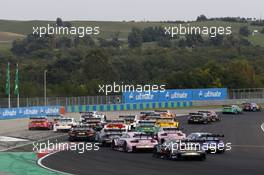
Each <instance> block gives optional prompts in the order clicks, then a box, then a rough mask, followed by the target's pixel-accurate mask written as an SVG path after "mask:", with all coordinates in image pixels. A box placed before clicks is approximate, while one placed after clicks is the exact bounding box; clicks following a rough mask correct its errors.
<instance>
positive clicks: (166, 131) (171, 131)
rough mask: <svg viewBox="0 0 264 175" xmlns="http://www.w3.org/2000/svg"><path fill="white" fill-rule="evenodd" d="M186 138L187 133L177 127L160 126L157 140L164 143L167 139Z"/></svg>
mask: <svg viewBox="0 0 264 175" xmlns="http://www.w3.org/2000/svg"><path fill="white" fill-rule="evenodd" d="M185 138H186V134H185V133H183V132H182V131H181V130H179V128H176V127H165V128H164V127H163V128H159V131H158V133H157V140H158V142H159V143H163V142H164V141H166V140H182V139H185Z"/></svg>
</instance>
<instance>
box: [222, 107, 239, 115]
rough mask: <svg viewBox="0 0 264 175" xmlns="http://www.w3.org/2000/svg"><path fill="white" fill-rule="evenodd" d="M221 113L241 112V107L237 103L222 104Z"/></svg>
mask: <svg viewBox="0 0 264 175" xmlns="http://www.w3.org/2000/svg"><path fill="white" fill-rule="evenodd" d="M222 113H223V114H241V113H242V109H241V108H240V107H239V106H238V105H231V106H224V108H223V111H222Z"/></svg>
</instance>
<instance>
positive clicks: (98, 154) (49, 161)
mask: <svg viewBox="0 0 264 175" xmlns="http://www.w3.org/2000/svg"><path fill="white" fill-rule="evenodd" d="M220 115H221V117H222V121H220V122H214V123H211V124H207V125H198V124H197V125H189V124H187V117H186V116H180V117H178V119H179V121H180V124H181V128H184V130H183V131H184V132H185V133H186V134H189V133H191V132H211V133H215V134H224V136H225V137H224V140H225V141H226V142H231V143H232V149H231V151H226V153H224V154H209V155H207V159H206V160H205V161H194V160H193V161H191V160H188V161H187V160H186V161H184V160H183V161H171V160H163V159H158V158H154V157H152V153H124V152H118V151H113V150H111V149H110V148H107V147H103V148H100V149H99V150H98V151H86V152H84V153H83V154H80V153H78V152H76V151H61V152H57V153H55V154H51V155H49V156H46V157H45V158H43V159H42V160H41V161H39V163H40V164H41V165H42V166H44V167H46V168H48V169H49V170H54V171H57V172H65V173H69V174H85V175H106V174H115V175H135V174H137V175H160V174H166V175H169V174H177V175H181V174H183V175H193V174H203V175H207V174H208V175H209V174H210V175H212V174H214V175H218V174H219V175H220V174H221V175H222V174H225V175H263V174H264V166H263V165H264V129H263V123H264V112H244V113H243V114H241V115H223V114H220ZM65 141H66V140H65Z"/></svg>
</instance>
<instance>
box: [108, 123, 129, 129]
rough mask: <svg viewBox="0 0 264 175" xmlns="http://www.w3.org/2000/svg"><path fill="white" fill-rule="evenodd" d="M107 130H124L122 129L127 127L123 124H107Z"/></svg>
mask: <svg viewBox="0 0 264 175" xmlns="http://www.w3.org/2000/svg"><path fill="white" fill-rule="evenodd" d="M105 128H108V129H122V128H126V125H125V124H123V123H107V124H106V125H105Z"/></svg>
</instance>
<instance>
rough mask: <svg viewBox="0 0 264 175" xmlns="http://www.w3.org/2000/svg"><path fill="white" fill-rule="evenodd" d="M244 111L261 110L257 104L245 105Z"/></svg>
mask: <svg viewBox="0 0 264 175" xmlns="http://www.w3.org/2000/svg"><path fill="white" fill-rule="evenodd" d="M242 105H243V107H242V109H243V111H261V108H260V106H259V105H258V104H256V103H243V104H242Z"/></svg>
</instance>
